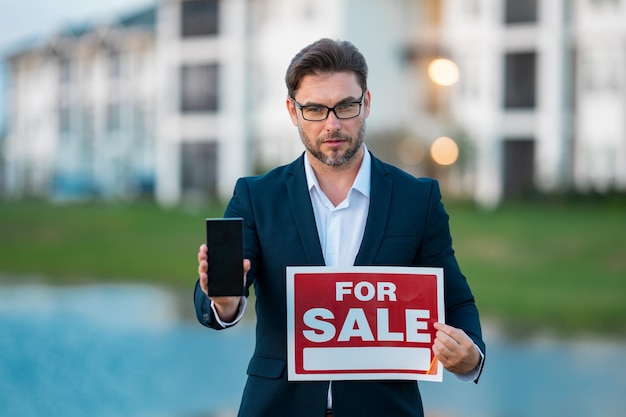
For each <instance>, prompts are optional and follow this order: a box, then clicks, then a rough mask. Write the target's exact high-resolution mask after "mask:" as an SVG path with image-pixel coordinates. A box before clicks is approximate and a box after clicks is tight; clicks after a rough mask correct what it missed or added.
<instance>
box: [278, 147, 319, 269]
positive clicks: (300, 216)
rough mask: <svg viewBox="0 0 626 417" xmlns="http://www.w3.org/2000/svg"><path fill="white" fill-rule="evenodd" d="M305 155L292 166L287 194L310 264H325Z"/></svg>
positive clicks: (287, 184)
mask: <svg viewBox="0 0 626 417" xmlns="http://www.w3.org/2000/svg"><path fill="white" fill-rule="evenodd" d="M303 158H304V156H301V157H300V158H298V159H297V160H296V161H294V163H292V164H291V166H290V177H289V178H288V179H287V180H286V183H285V185H286V186H287V194H288V198H289V203H290V205H291V210H292V212H293V218H294V219H297V220H296V228H297V229H298V233H299V234H300V239H301V240H302V246H303V247H304V251H305V253H306V256H307V259H308V261H309V264H310V265H324V255H323V254H322V246H321V245H320V239H319V237H318V235H317V226H316V225H315V215H314V214H313V206H312V205H311V197H310V195H309V190H308V188H307V183H306V174H305V173H304V159H303Z"/></svg>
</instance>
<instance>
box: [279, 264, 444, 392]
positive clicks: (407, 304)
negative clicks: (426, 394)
mask: <svg viewBox="0 0 626 417" xmlns="http://www.w3.org/2000/svg"><path fill="white" fill-rule="evenodd" d="M435 322H445V317H444V301H443V269H441V268H417V267H415V268H414V267H351V268H336V267H288V268H287V349H288V353H287V356H288V377H289V380H290V381H311V380H347V379H416V380H427V381H441V380H442V366H441V365H440V364H439V363H438V361H437V360H436V359H435V357H434V355H433V353H432V344H433V342H434V340H435V333H436V331H435V329H434V328H433V324H434V323H435Z"/></svg>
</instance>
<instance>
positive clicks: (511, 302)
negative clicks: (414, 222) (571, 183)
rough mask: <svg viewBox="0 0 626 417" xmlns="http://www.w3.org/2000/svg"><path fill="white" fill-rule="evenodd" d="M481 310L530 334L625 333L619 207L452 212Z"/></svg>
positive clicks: (624, 250) (625, 235)
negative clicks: (531, 331)
mask: <svg viewBox="0 0 626 417" xmlns="http://www.w3.org/2000/svg"><path fill="white" fill-rule="evenodd" d="M449 212H450V214H451V221H450V223H451V228H452V233H453V235H454V246H455V249H456V251H457V258H458V260H459V263H460V264H461V267H462V269H463V271H464V272H465V274H466V275H467V277H468V280H469V281H470V283H471V286H472V289H473V292H474V295H475V297H476V299H477V303H478V305H479V307H480V309H481V312H482V313H484V314H487V315H489V316H495V317H499V318H503V319H506V322H507V323H508V324H509V326H510V327H511V328H510V329H509V331H510V332H511V333H525V332H527V331H529V329H532V328H537V327H541V328H550V329H552V330H555V331H557V332H562V333H570V332H573V331H593V332H598V331H600V332H602V333H606V334H619V335H621V336H624V335H626V320H625V319H626V205H624V204H623V203H620V204H617V205H611V204H606V203H605V204H603V203H598V202H596V203H583V204H574V205H553V204H548V205H516V206H506V207H502V208H500V209H498V210H496V211H495V212H481V211H478V210H474V209H468V208H461V207H451V208H449Z"/></svg>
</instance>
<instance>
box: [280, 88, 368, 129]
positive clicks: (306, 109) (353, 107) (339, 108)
mask: <svg viewBox="0 0 626 417" xmlns="http://www.w3.org/2000/svg"><path fill="white" fill-rule="evenodd" d="M364 96H365V92H363V94H361V98H360V99H359V101H348V102H345V103H339V104H337V105H336V106H335V107H328V106H322V105H321V104H313V105H311V106H303V105H302V104H300V103H298V102H297V101H296V99H295V98H293V97H289V98H290V99H291V101H293V104H295V106H296V107H297V108H299V109H300V111H301V112H302V117H303V118H304V120H308V121H310V122H321V121H322V120H326V119H327V118H328V115H329V114H330V112H331V111H332V112H333V113H335V116H336V117H337V119H352V118H354V117H357V116H358V115H359V114H361V105H362V104H363V97H364Z"/></svg>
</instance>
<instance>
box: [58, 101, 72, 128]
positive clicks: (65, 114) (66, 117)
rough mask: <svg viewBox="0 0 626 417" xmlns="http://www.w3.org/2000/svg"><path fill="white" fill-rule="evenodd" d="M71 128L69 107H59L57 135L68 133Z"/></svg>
mask: <svg viewBox="0 0 626 417" xmlns="http://www.w3.org/2000/svg"><path fill="white" fill-rule="evenodd" d="M70 128H71V119H70V109H69V107H65V106H63V107H59V133H61V134H63V133H69V132H70Z"/></svg>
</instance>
